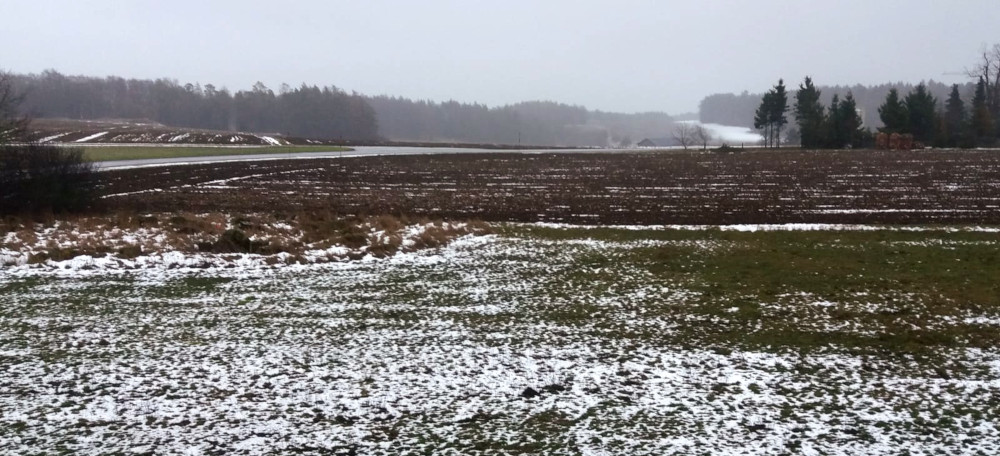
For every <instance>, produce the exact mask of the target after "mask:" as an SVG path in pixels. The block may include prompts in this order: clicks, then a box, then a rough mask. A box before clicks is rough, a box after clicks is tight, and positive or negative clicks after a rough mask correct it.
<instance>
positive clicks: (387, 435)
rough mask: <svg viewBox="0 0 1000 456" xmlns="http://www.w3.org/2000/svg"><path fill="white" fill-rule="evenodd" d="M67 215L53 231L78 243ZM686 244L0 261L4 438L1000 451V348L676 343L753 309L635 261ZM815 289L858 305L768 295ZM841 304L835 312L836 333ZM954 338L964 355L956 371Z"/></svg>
mask: <svg viewBox="0 0 1000 456" xmlns="http://www.w3.org/2000/svg"><path fill="white" fill-rule="evenodd" d="M427 226H428V227H430V226H434V225H427ZM61 228H62V227H61V226H60V227H50V228H43V229H39V230H36V231H35V232H36V233H37V234H36V235H37V236H39V237H40V238H44V239H46V241H44V242H45V243H48V241H52V242H56V243H60V242H63V240H62V239H61V238H60V237H59V233H60V229H61ZM275 229H278V230H284V231H291V230H293V229H294V225H292V224H290V223H289V222H281V224H280V225H279V224H276V225H275ZM424 231H425V230H420V229H418V228H415V227H412V226H407V227H404V228H402V229H400V230H399V233H403V234H402V235H403V236H406V237H408V238H412V237H414V236H418V235H420V234H421V233H422V232H424ZM388 232H389V230H386V229H384V228H377V227H374V226H372V227H371V228H370V229H369V230H368V233H370V234H371V235H373V236H375V237H382V236H385V235H386V234H387V233H388ZM133 235H134V234H133ZM3 241H4V243H5V244H6V243H13V242H26V241H25V240H24V239H23V238H22V237H21V235H11V234H8V235H6V236H4V238H3ZM667 242H674V241H647V240H638V241H609V240H594V239H575V240H571V241H553V240H543V239H535V238H531V237H517V236H464V237H460V238H457V239H455V240H453V241H452V242H451V243H449V244H447V245H446V246H443V247H441V248H436V249H422V250H417V251H412V252H404V253H400V254H397V255H394V256H391V257H386V258H374V257H372V256H367V257H364V258H363V259H360V260H357V261H340V262H328V263H317V264H293V265H286V266H282V267H280V268H264V267H258V266H259V265H258V264H257V263H255V260H254V257H253V256H250V255H233V256H231V258H230V260H231V261H218V262H214V260H211V258H210V257H207V256H200V255H192V254H186V253H183V252H178V251H173V252H164V253H158V254H156V255H151V256H147V257H139V258H136V259H133V260H122V261H132V262H134V263H136V264H140V263H143V262H146V263H144V266H143V267H139V268H136V269H130V268H119V267H117V266H116V265H114V264H112V263H111V261H112V260H109V259H107V258H97V257H94V256H80V257H76V258H73V259H72V260H68V261H64V262H53V263H50V264H47V265H45V266H44V267H15V268H6V269H0V289H2V290H4V292H3V293H0V393H3V394H0V411H2V412H3V413H2V414H0V429H4V430H5V431H4V432H0V448H4V450H5V451H9V452H11V453H12V454H31V453H47V452H53V451H57V450H64V451H68V452H73V453H83V454H98V453H115V452H122V453H130V452H135V453H139V452H162V453H170V454H174V453H192V454H214V453H220V454H269V453H294V452H304V453H333V454H386V455H388V454H426V453H440V454H521V453H524V452H526V451H531V452H537V453H542V454H555V455H561V454H583V455H609V454H630V455H631V454H648V455H661V454H713V455H714V454H719V455H771V454H781V453H790V454H828V455H855V454H867V455H898V454H906V453H910V454H961V455H966V454H967V455H976V454H998V452H1000V427H998V426H997V423H998V422H1000V409H998V408H997V402H996V398H997V394H998V392H1000V380H998V374H1000V351H998V350H996V349H995V348H991V349H980V348H964V347H946V348H941V349H938V350H937V351H936V352H935V353H933V356H931V357H928V358H927V359H920V358H914V357H913V356H909V355H894V354H887V355H885V356H879V355H878V354H877V353H863V354H859V353H858V352H857V351H856V350H849V349H841V348H839V347H837V346H835V345H831V346H829V347H827V348H823V349H819V350H814V351H809V352H801V351H798V350H794V349H780V348H772V349H765V348H757V349H755V348H742V347H740V346H738V345H737V344H733V346H732V347H722V348H724V349H720V347H702V346H692V345H691V344H690V343H674V342H670V340H671V339H670V337H671V335H676V334H678V333H681V332H683V331H692V330H693V331H698V330H699V328H706V329H710V328H712V327H715V326H718V325H723V324H726V323H731V322H732V321H733V319H736V318H739V313H740V312H742V311H743V307H742V305H740V306H731V305H729V304H719V305H721V306H722V307H721V310H722V312H721V313H720V315H712V316H707V315H705V314H703V313H702V312H701V311H691V312H687V311H686V310H685V309H691V308H692V306H694V305H696V304H699V303H700V304H707V305H711V304H713V302H715V301H714V300H719V301H720V302H724V301H722V299H723V298H725V297H724V296H721V297H720V296H718V295H717V294H716V295H715V296H712V297H707V296H705V295H703V294H701V293H699V292H697V291H695V290H693V289H691V286H692V285H697V284H693V283H688V282H685V281H684V278H683V277H682V276H677V277H676V278H672V279H670V280H668V281H667V282H662V281H656V280H654V279H655V277H653V276H652V275H651V272H650V271H649V270H648V269H645V268H642V267H637V266H636V264H635V263H630V262H628V261H627V260H628V258H631V256H632V255H633V254H635V253H636V252H638V251H643V250H644V249H648V248H649V247H651V246H663V245H674V244H668V243H667ZM678 242H684V243H682V244H676V246H680V247H684V248H685V249H688V251H689V252H690V254H691V255H692V259H691V261H696V259H697V257H698V256H699V255H701V254H705V253H706V252H707V250H702V247H703V246H704V247H705V248H706V249H707V248H711V249H716V250H717V249H723V248H725V246H724V245H720V244H718V243H709V244H705V245H703V244H699V243H698V242H688V241H686V240H685V241H678ZM931 247H932V248H934V247H935V246H934V245H933V244H932V245H931ZM330 248H331V249H336V248H338V247H336V246H331V247H330ZM317 250H320V249H317ZM671 251H672V252H675V254H677V253H676V250H671ZM337 253H342V251H334V252H333V254H337ZM218 258H219V259H220V260H221V259H222V258H223V256H219V257H218ZM146 266H148V267H146ZM879 293H882V292H874V291H872V292H867V291H859V292H857V293H854V294H852V295H851V296H852V298H857V299H859V300H864V301H871V302H872V303H873V307H872V311H873V312H877V311H881V310H884V309H886V306H885V305H884V303H885V302H888V301H889V300H890V298H891V299H892V300H898V301H901V302H906V303H912V302H914V301H915V300H916V299H917V297H916V296H909V295H901V294H893V295H891V296H888V295H881V294H879ZM886 293H889V292H886ZM765 304H766V303H765ZM799 304H805V307H806V308H807V310H811V309H812V308H819V309H820V310H827V309H828V308H832V307H837V306H840V305H843V303H839V302H832V301H829V300H826V299H824V298H822V297H821V296H819V295H817V294H813V293H805V292H795V293H781V294H778V295H776V296H775V302H774V303H770V304H768V305H763V306H762V307H764V310H765V311H769V310H774V309H777V310H789V309H793V308H794V307H793V306H798V305H799ZM782 306H783V307H782ZM657 309H661V310H662V309H670V311H671V312H678V313H675V314H671V315H668V316H665V315H664V314H663V313H662V312H660V311H658V310H657ZM784 318H787V317H784ZM968 318H969V319H970V320H968V321H971V322H973V323H976V324H988V323H990V322H992V320H991V319H985V320H981V319H979V318H980V317H977V316H974V315H970V316H969V317H968ZM989 318H993V317H989ZM837 323H838V322H836V321H832V320H820V321H818V322H816V323H814V324H815V325H816V333H817V334H819V335H822V334H827V332H826V331H830V330H831V328H836V327H835V326H832V325H835V324H837ZM957 323H958V321H956V324H957ZM803 324H805V322H803ZM863 324H864V325H869V326H867V327H866V328H862V329H863V330H868V331H870V330H871V329H872V328H875V327H876V326H875V325H877V324H878V322H877V321H876V319H871V321H868V320H865V321H864V322H863ZM692 328H693V329H692ZM936 357H940V359H942V360H947V361H948V362H951V363H955V364H954V365H956V366H960V367H961V368H955V369H945V370H942V369H943V368H941V367H940V366H939V365H937V364H934V362H933V361H929V360H930V359H937V358H936ZM946 366H947V364H946Z"/></svg>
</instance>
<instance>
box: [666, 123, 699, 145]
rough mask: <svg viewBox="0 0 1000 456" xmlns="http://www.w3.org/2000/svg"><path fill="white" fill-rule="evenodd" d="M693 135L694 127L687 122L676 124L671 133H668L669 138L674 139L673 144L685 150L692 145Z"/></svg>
mask: <svg viewBox="0 0 1000 456" xmlns="http://www.w3.org/2000/svg"><path fill="white" fill-rule="evenodd" d="M694 135H695V128H694V125H692V124H691V123H689V122H677V124H676V125H674V130H673V132H671V133H670V137H671V138H673V139H674V142H675V143H677V144H680V145H681V146H683V147H684V148H685V149H687V148H688V146H690V145H692V144H694V139H695V138H694Z"/></svg>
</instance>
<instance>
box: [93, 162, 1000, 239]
mask: <svg viewBox="0 0 1000 456" xmlns="http://www.w3.org/2000/svg"><path fill="white" fill-rule="evenodd" d="M102 180H103V181H104V183H103V184H102V188H101V191H102V192H103V194H104V195H106V197H105V198H104V199H103V200H102V201H104V202H105V203H106V205H107V207H108V208H109V209H113V210H121V209H125V210H134V211H157V212H160V211H178V210H186V211H195V212H213V211H223V212H231V213H239V212H273V213H283V212H288V211H298V210H322V211H328V212H330V213H334V214H343V215H365V214H396V215H407V216H419V217H434V218H444V219H481V220H485V221H518V222H535V221H545V222H567V223H578V224H733V223H886V224H969V223H976V224H1000V152H998V151H981V150H977V151H951V150H934V151H871V150H863V151H753V152H745V153H739V154H731V155H722V154H715V153H680V152H670V153H628V154H624V153H592V154H570V153H552V154H527V155H522V154H510V153H484V154H462V155H425V156H383V157H359V158H341V159H322V160H286V161H267V162H249V163H246V162H245V163H218V164H202V165H187V166H177V167H156V168H145V169H130V170H119V171H108V172H104V173H102Z"/></svg>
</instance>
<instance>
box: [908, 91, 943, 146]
mask: <svg viewBox="0 0 1000 456" xmlns="http://www.w3.org/2000/svg"><path fill="white" fill-rule="evenodd" d="M903 102H904V103H906V112H907V113H908V114H909V132H910V133H912V134H913V138H914V139H916V140H917V141H921V142H923V143H924V144H930V143H931V142H932V141H934V136H935V133H936V132H937V126H938V120H937V111H936V109H937V100H936V99H935V98H934V95H931V94H930V92H928V91H927V86H925V85H924V84H923V83H921V84H920V85H918V86H917V87H916V88H915V89H914V90H913V91H912V92H910V93H908V94H907V95H906V98H905V99H904V100H903Z"/></svg>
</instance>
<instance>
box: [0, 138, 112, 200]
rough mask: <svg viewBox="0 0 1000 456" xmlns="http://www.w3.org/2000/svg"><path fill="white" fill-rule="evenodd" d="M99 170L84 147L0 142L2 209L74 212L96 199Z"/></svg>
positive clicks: (0, 198)
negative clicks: (86, 159) (97, 171)
mask: <svg viewBox="0 0 1000 456" xmlns="http://www.w3.org/2000/svg"><path fill="white" fill-rule="evenodd" d="M95 184H96V174H95V173H94V170H93V166H92V164H91V163H88V162H85V161H84V160H83V151H82V150H80V149H67V148H61V147H54V146H41V145H36V144H30V145H4V146H0V212H2V213H5V214H11V213H23V212H35V213H37V212H45V211H52V212H74V211H82V210H85V209H87V208H89V207H90V206H91V205H92V203H93V195H94V187H95Z"/></svg>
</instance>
